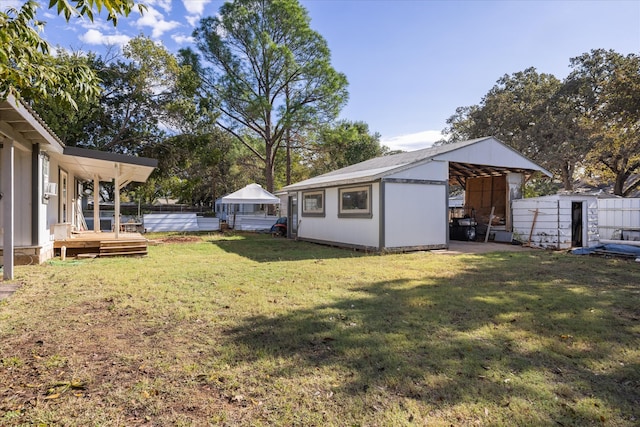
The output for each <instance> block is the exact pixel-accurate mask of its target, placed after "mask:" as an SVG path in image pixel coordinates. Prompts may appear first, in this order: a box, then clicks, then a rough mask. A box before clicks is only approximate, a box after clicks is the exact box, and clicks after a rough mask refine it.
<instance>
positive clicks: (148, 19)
mask: <svg viewBox="0 0 640 427" xmlns="http://www.w3.org/2000/svg"><path fill="white" fill-rule="evenodd" d="M135 25H136V26H137V27H140V28H141V27H150V28H152V31H151V37H152V38H154V39H157V38H160V37H161V36H162V35H163V34H164V33H165V32H167V31H169V30H173V29H174V28H176V27H179V26H180V23H179V22H178V21H165V19H164V16H163V15H162V14H161V13H160V12H158V10H157V9H154V8H152V7H147V10H146V11H145V12H144V14H143V15H142V16H141V17H140V18H139V19H138V20H137V21H136V22H135Z"/></svg>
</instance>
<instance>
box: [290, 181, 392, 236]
mask: <svg viewBox="0 0 640 427" xmlns="http://www.w3.org/2000/svg"><path fill="white" fill-rule="evenodd" d="M371 192H372V194H371V196H372V214H373V216H372V218H338V188H327V189H326V190H325V216H324V217H309V216H302V200H303V199H302V193H301V192H299V193H298V209H299V216H298V220H299V223H298V237H299V238H301V239H312V240H318V241H323V242H334V243H341V244H345V245H353V246H366V247H375V248H377V247H378V244H379V242H380V239H379V234H380V233H379V231H380V230H379V228H380V227H379V219H380V185H379V184H378V183H375V184H373V185H372V191H371Z"/></svg>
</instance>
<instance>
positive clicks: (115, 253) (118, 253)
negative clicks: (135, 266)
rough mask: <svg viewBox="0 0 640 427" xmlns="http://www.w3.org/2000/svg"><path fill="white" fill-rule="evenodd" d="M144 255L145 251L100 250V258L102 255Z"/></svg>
mask: <svg viewBox="0 0 640 427" xmlns="http://www.w3.org/2000/svg"><path fill="white" fill-rule="evenodd" d="M132 255H136V256H145V255H148V252H147V251H127V252H100V258H103V257H110V256H113V257H116V256H132Z"/></svg>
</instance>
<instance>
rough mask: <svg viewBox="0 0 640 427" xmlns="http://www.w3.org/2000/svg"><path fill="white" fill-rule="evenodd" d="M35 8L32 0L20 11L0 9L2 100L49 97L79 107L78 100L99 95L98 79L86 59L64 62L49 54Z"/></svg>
mask: <svg viewBox="0 0 640 427" xmlns="http://www.w3.org/2000/svg"><path fill="white" fill-rule="evenodd" d="M36 8H37V3H36V2H33V1H29V2H27V3H25V4H24V5H23V6H22V8H21V9H20V10H19V11H18V10H16V9H9V10H8V11H7V12H0V99H5V98H6V97H7V96H9V95H13V96H14V97H16V98H21V97H25V98H30V99H36V98H50V99H52V100H53V102H56V103H59V102H63V103H65V104H68V105H70V106H71V107H72V108H75V109H77V108H78V105H77V102H76V99H78V100H87V99H90V98H92V97H95V96H96V95H97V94H98V92H99V87H98V82H99V80H98V79H97V77H96V75H95V73H94V72H93V70H92V69H91V68H90V67H88V66H87V64H86V63H84V62H83V61H81V60H73V61H72V60H69V61H64V62H61V61H58V60H57V59H56V58H53V57H52V56H50V55H49V45H48V44H47V42H46V41H44V40H43V39H42V38H41V37H40V34H39V31H40V30H41V29H42V27H43V25H44V24H43V23H42V22H41V21H38V20H36Z"/></svg>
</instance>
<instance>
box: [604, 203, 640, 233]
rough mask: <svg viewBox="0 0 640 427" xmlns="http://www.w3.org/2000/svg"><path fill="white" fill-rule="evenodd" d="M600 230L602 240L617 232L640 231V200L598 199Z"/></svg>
mask: <svg viewBox="0 0 640 427" xmlns="http://www.w3.org/2000/svg"><path fill="white" fill-rule="evenodd" d="M598 229H599V233H600V239H601V240H609V239H612V238H613V234H614V232H615V231H616V230H621V229H626V230H629V229H640V199H622V198H621V199H598Z"/></svg>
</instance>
